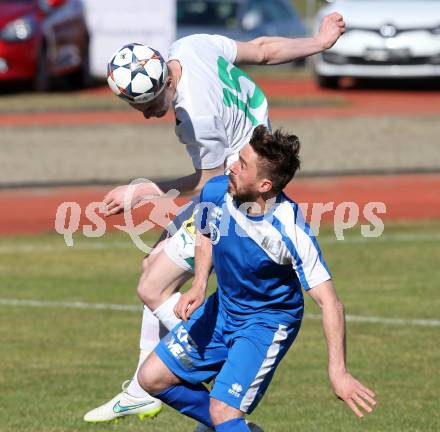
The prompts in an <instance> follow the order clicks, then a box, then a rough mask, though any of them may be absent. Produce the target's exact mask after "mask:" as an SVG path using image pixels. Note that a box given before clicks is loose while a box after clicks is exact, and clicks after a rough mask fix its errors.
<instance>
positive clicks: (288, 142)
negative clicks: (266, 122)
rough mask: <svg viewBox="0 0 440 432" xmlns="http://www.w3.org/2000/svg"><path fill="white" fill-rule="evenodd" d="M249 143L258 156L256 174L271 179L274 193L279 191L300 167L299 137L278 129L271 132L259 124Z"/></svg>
mask: <svg viewBox="0 0 440 432" xmlns="http://www.w3.org/2000/svg"><path fill="white" fill-rule="evenodd" d="M250 145H251V147H252V148H253V149H254V151H255V153H257V155H258V157H259V161H258V167H257V168H258V176H259V177H260V178H263V177H266V178H268V179H269V180H271V181H272V189H273V191H274V192H275V193H279V192H281V191H282V190H283V189H284V187H285V186H286V185H287V183H289V181H290V180H292V178H293V176H294V175H295V173H296V171H297V170H298V169H299V168H300V165H301V161H300V159H299V150H300V147H301V145H300V142H299V138H298V137H297V136H296V135H290V134H286V133H283V132H282V131H281V130H280V129H278V130H276V131H275V132H274V133H271V132H270V131H269V130H268V129H267V128H266V127H265V126H263V125H260V126H257V127H256V128H255V130H254V133H253V134H252V138H251V140H250Z"/></svg>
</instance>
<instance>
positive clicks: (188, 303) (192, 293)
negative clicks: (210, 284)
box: [174, 285, 206, 322]
mask: <svg viewBox="0 0 440 432" xmlns="http://www.w3.org/2000/svg"><path fill="white" fill-rule="evenodd" d="M205 297H206V287H195V286H194V285H193V286H192V287H191V288H190V289H189V290H188V291H187V292H186V293H185V294H182V295H181V297H180V299H179V301H178V302H177V304H176V306H174V313H175V315H176V317H177V318H180V319H182V320H183V321H185V322H187V321H188V319H189V317H190V316H191V315H192V313H193V312H194V311H195V310H196V309H197V308H198V307H199V306H201V305H202V303H203V302H204V301H205Z"/></svg>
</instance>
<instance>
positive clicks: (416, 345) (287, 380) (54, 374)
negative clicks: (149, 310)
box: [0, 222, 440, 432]
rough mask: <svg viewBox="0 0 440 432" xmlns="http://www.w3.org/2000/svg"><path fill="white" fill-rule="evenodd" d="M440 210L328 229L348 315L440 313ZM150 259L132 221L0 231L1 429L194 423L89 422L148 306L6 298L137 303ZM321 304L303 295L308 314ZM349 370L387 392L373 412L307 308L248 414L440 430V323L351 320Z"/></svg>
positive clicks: (131, 350) (128, 364) (184, 426)
mask: <svg viewBox="0 0 440 432" xmlns="http://www.w3.org/2000/svg"><path fill="white" fill-rule="evenodd" d="M439 230H440V222H429V223H428V222H426V223H418V224H411V225H406V224H395V225H390V224H388V225H387V226H386V230H385V234H384V236H383V237H382V238H380V239H370V240H366V239H362V238H361V237H359V234H358V233H359V230H357V234H356V233H354V232H353V233H352V234H350V235H348V236H347V240H346V241H343V242H336V241H335V240H334V236H332V232H331V231H329V229H325V230H322V232H321V235H320V237H319V239H320V241H321V244H322V248H323V250H324V254H325V256H326V259H327V262H328V263H329V265H330V267H331V269H332V271H333V275H334V279H335V282H336V286H337V289H338V292H339V294H340V296H341V298H342V300H343V302H344V304H345V306H346V312H347V314H349V315H355V316H362V317H370V316H375V317H384V318H395V319H403V320H414V319H425V320H438V319H439V311H440V296H439V293H438V289H439V285H440V266H439V263H440V248H439V241H440V240H439V239H440V237H439V234H438V233H439ZM141 259H142V253H141V252H139V251H138V250H136V249H135V248H134V246H132V245H131V244H130V242H129V238H128V236H126V235H124V234H122V233H112V234H107V235H105V236H104V237H103V238H101V239H87V238H83V237H80V236H77V237H76V238H75V246H74V247H73V249H68V248H67V247H66V246H65V245H64V243H63V239H62V238H61V237H60V236H55V235H45V236H31V237H4V238H1V239H0V299H1V302H0V344H1V373H0V389H1V392H0V403H1V414H0V430H1V431H8V432H9V431H17V432H18V431H38V432H49V431H50V432H55V431H93V432H95V431H121V432H125V431H143V430H144V431H149V432H150V431H151V432H158V431H166V432H168V431H169V432H177V431H179V432H184V431H192V428H193V425H194V423H193V422H192V421H190V420H188V419H186V418H183V416H180V415H179V414H177V413H175V412H173V411H172V410H171V409H168V408H165V409H164V411H163V413H162V414H161V415H160V416H159V417H158V418H157V419H155V420H145V421H144V422H143V423H141V422H140V421H139V420H138V419H137V418H129V419H125V420H124V421H121V422H120V423H119V424H117V425H115V424H110V425H107V424H106V425H96V426H94V425H87V424H84V423H83V421H82V416H83V414H84V412H86V411H87V410H89V409H91V408H93V407H95V406H96V405H97V404H99V403H101V402H104V401H106V400H107V399H108V398H110V397H112V396H113V395H114V394H115V393H117V392H118V391H119V386H120V383H121V382H122V381H123V380H124V379H127V378H129V377H130V374H131V373H132V372H133V370H134V367H135V364H136V361H137V354H138V351H137V346H138V330H139V326H140V317H141V314H140V313H137V312H121V311H114V310H113V311H112V310H91V309H75V308H66V307H63V306H58V307H51V306H43V307H35V306H23V305H20V306H18V305H16V306H13V305H10V304H6V302H5V299H21V300H39V301H48V302H86V303H111V304H126V305H135V304H138V301H137V298H136V294H135V286H136V282H137V277H138V271H139V268H140V263H141ZM318 312H319V311H318V310H317V308H316V307H315V306H314V305H313V304H312V303H311V302H310V301H307V305H306V313H307V314H316V313H318ZM348 351H349V355H348V364H349V368H350V370H351V371H352V372H353V373H354V374H355V375H356V376H358V377H359V378H361V380H363V381H364V382H365V383H366V384H367V385H368V386H370V387H371V388H373V389H374V390H375V391H376V392H377V399H378V401H379V403H378V407H377V410H376V412H375V413H374V414H372V415H370V416H366V417H365V418H363V419H361V420H359V419H357V418H356V417H355V416H354V415H353V414H352V413H351V412H350V411H349V409H348V408H347V407H345V406H344V405H343V404H342V402H340V401H338V400H337V399H336V398H335V397H334V396H333V395H332V392H331V390H330V387H329V384H328V380H327V377H326V351H325V344H324V339H323V336H322V331H321V324H320V321H319V320H317V319H312V318H306V319H305V320H304V324H303V328H302V330H301V332H300V335H299V337H298V339H297V341H296V343H295V345H294V347H293V348H292V350H291V351H290V352H289V353H288V355H287V357H286V358H285V360H284V361H283V363H281V366H280V368H279V369H278V372H277V374H276V376H275V378H274V381H273V383H272V385H271V387H270V389H269V392H268V393H267V394H266V396H265V398H264V399H263V401H262V403H261V404H260V406H259V407H258V408H257V410H256V412H255V413H254V415H253V416H252V419H253V420H254V421H255V422H257V423H258V424H260V425H261V426H262V427H264V429H265V431H266V432H277V431H279V432H290V431H307V432H310V431H316V432H318V431H325V432H332V431H334V432H344V431H387V432H391V431H396V432H402V431H408V432H409V431H411V432H415V431H423V432H427V431H432V432H435V431H439V430H440V414H439V409H438V408H439V388H440V376H439V373H438V368H439V365H440V327H438V326H421V325H415V324H414V323H412V322H411V321H405V323H403V324H400V325H399V324H390V323H386V322H384V323H369V322H354V321H353V322H352V321H350V322H349V323H348Z"/></svg>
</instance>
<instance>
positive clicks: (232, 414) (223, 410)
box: [209, 399, 240, 424]
mask: <svg viewBox="0 0 440 432" xmlns="http://www.w3.org/2000/svg"><path fill="white" fill-rule="evenodd" d="M209 414H210V415H211V419H212V421H213V423H214V424H221V423H224V422H226V421H228V420H231V419H233V418H236V417H237V415H240V411H239V410H237V409H235V408H233V407H231V406H230V405H227V404H225V403H224V402H221V401H219V400H216V399H211V400H210V403H209Z"/></svg>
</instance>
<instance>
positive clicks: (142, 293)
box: [137, 259, 158, 309]
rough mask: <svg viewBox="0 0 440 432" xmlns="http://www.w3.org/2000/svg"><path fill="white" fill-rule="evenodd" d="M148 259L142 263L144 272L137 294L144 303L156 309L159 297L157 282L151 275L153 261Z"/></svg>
mask: <svg viewBox="0 0 440 432" xmlns="http://www.w3.org/2000/svg"><path fill="white" fill-rule="evenodd" d="M146 261H148V259H145V260H144V263H143V264H142V274H141V277H140V279H139V283H138V286H137V294H138V296H139V298H140V299H141V301H142V302H143V303H144V304H146V305H147V306H148V307H149V308H150V309H151V308H153V309H154V308H155V306H156V303H157V297H158V296H157V291H156V289H155V286H156V285H157V283H156V282H155V281H154V280H153V278H152V276H151V271H150V270H151V263H148V262H146Z"/></svg>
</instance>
